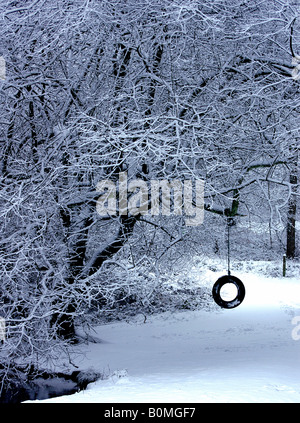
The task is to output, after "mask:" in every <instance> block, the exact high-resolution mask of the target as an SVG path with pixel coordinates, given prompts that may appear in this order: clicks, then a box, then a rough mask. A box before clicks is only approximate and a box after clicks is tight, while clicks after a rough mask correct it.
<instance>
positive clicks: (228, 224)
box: [227, 217, 230, 276]
mask: <svg viewBox="0 0 300 423" xmlns="http://www.w3.org/2000/svg"><path fill="white" fill-rule="evenodd" d="M227 265H228V276H230V219H229V217H228V218H227Z"/></svg>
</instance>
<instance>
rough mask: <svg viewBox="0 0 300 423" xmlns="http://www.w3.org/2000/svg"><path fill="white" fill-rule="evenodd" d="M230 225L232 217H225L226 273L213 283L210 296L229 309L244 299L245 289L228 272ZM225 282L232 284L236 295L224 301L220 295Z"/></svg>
mask: <svg viewBox="0 0 300 423" xmlns="http://www.w3.org/2000/svg"><path fill="white" fill-rule="evenodd" d="M231 225H232V218H230V217H227V247H228V248H227V253H228V254H227V259H228V274H227V275H224V276H221V277H220V278H219V279H218V280H217V281H216V282H215V284H214V286H213V289H212V296H213V299H214V301H215V302H216V303H217V304H218V305H219V306H220V307H222V308H226V309H231V308H235V307H238V306H239V305H240V304H241V303H242V302H243V300H244V298H245V294H246V290H245V286H244V284H243V282H242V281H241V280H240V279H239V278H237V277H236V276H232V275H231V274H230V227H231ZM226 284H233V285H235V287H236V289H237V295H236V297H235V298H234V299H232V300H230V301H226V300H224V299H223V298H222V296H221V289H222V287H223V286H224V285H226Z"/></svg>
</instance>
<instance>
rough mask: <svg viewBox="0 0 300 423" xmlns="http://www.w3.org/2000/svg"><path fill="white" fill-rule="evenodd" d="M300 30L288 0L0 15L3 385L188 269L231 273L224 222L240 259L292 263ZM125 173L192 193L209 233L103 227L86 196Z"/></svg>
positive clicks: (2, 7)
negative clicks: (196, 189) (211, 265)
mask: <svg viewBox="0 0 300 423" xmlns="http://www.w3.org/2000/svg"><path fill="white" fill-rule="evenodd" d="M298 15H299V3H298V1H297V0H295V1H294V0H271V1H270V0H264V1H258V0H251V1H250V2H246V1H243V0H233V1H231V0H230V1H229V0H216V1H208V0H203V1H198V0H175V1H168V0H154V1H151V2H150V1H148V0H116V1H107V0H103V1H96V0H84V1H82V0H80V1H79V0H74V1H68V0H57V1H53V2H52V1H51V2H47V1H45V0H35V1H33V0H27V1H18V0H16V1H6V0H1V1H0V16H1V24H0V35H1V45H0V55H1V56H2V57H3V58H4V59H5V62H6V76H5V79H3V80H1V81H0V103H1V106H0V146H1V148H0V198H1V202H0V211H1V220H0V231H1V240H0V256H1V266H0V280H1V284H0V301H1V303H0V307H1V308H0V316H1V317H2V318H3V319H5V322H6V339H5V342H3V344H2V348H1V353H0V366H1V367H0V368H1V381H2V384H5V383H7V378H8V379H9V378H11V377H12V376H11V375H12V372H14V371H18V369H20V367H21V368H22V369H23V370H25V371H26V369H28V371H29V369H32V366H34V368H38V367H39V366H46V363H48V362H54V361H55V360H56V357H59V356H60V355H61V354H62V352H65V354H66V356H68V354H69V351H70V350H69V347H70V345H72V343H74V342H75V339H76V327H77V325H84V326H85V327H87V328H88V327H89V325H92V324H95V323H97V322H99V321H100V320H101V318H103V312H104V311H105V312H108V311H110V316H113V315H114V312H115V311H114V310H115V309H116V307H119V306H120V305H122V306H123V307H125V308H126V307H133V306H132V304H138V306H137V308H138V309H139V310H144V312H145V313H147V312H151V310H152V309H153V308H154V309H156V310H157V309H159V307H161V309H162V310H163V308H164V302H165V301H167V298H168V299H170V298H172V299H174V296H175V295H176V294H174V292H170V290H168V287H166V285H165V284H164V281H165V280H169V279H170V278H171V277H174V275H175V274H176V275H180V272H182V270H183V269H184V268H185V266H186V265H187V264H188V263H191V262H193V259H194V257H195V256H198V257H199V256H200V257H201V258H202V260H203V262H205V257H206V256H216V257H220V258H224V260H226V248H227V247H226V225H227V222H228V219H230V222H231V223H232V227H231V231H232V248H231V249H232V254H233V255H234V257H236V258H237V259H240V260H247V259H249V258H253V259H257V260H258V259H268V260H272V259H278V258H279V257H282V255H283V254H286V255H287V257H288V259H297V258H298V257H299V245H298V235H297V215H298V210H297V206H299V201H298V199H299V189H298V187H299V175H298V172H299V135H300V134H299V128H300V125H299V123H300V122H299V83H300V82H299V81H300V76H299V75H300V70H299V67H300V57H299V54H300V18H299V16H298ZM120 172H127V175H128V180H129V181H130V180H134V179H137V178H138V179H141V180H143V181H145V183H146V184H149V183H150V181H151V180H169V181H172V180H181V181H184V180H193V181H195V180H197V179H201V180H203V181H204V182H205V192H204V209H205V217H204V222H203V224H202V225H201V226H197V227H188V226H187V225H186V224H185V219H184V216H183V215H182V216H176V215H171V216H160V215H159V216H152V215H150V214H142V213H140V214H135V215H131V214H124V215H117V216H99V214H97V212H96V204H97V199H98V198H99V192H97V190H96V187H97V183H98V182H99V181H101V180H111V181H114V182H115V183H116V184H117V181H118V178H119V174H120ZM116 186H118V185H116ZM194 294H195V293H194V292H193V295H194ZM198 294H199V298H200V299H202V298H203V303H204V304H206V298H207V294H206V293H205V292H202V293H197V295H198ZM180 295H181V296H183V300H182V301H181V302H180V306H182V305H183V303H184V301H186V298H185V297H184V294H183V293H181V294H180ZM157 304H158V305H157ZM197 307H201V301H199V302H197ZM25 365H26V369H25Z"/></svg>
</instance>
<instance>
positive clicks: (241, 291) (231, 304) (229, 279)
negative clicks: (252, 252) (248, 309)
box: [212, 275, 246, 309]
mask: <svg viewBox="0 0 300 423" xmlns="http://www.w3.org/2000/svg"><path fill="white" fill-rule="evenodd" d="M226 283H233V284H234V285H235V286H236V288H237V296H236V297H235V298H234V299H233V300H231V301H225V300H223V298H222V297H221V295H220V291H221V288H222V286H224V285H225V284H226ZM212 295H213V299H214V300H215V302H216V303H217V304H218V305H219V306H220V307H222V308H227V309H230V308H235V307H238V306H239V305H240V304H241V303H242V302H243V300H244V298H245V295H246V290H245V286H244V284H243V282H242V281H241V280H240V279H239V278H237V277H235V276H231V275H225V276H221V277H220V278H219V279H218V280H217V282H215V284H214V286H213V289H212Z"/></svg>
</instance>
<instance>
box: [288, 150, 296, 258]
mask: <svg viewBox="0 0 300 423" xmlns="http://www.w3.org/2000/svg"><path fill="white" fill-rule="evenodd" d="M297 173H298V148H297V147H295V151H294V154H293V161H292V164H291V172H290V184H291V195H290V198H289V203H288V211H287V228H286V257H287V258H289V259H293V258H295V256H296V213H297V191H298V175H297Z"/></svg>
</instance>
